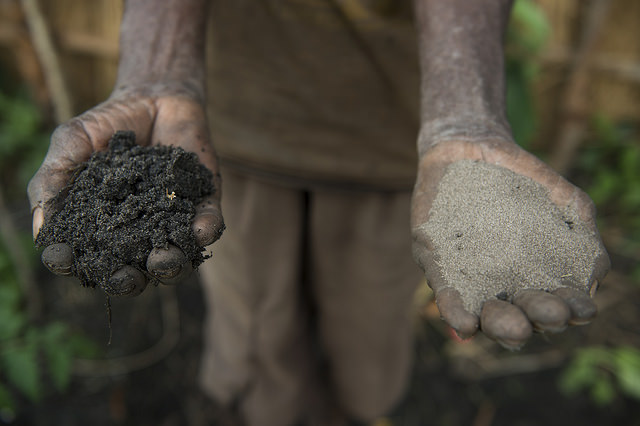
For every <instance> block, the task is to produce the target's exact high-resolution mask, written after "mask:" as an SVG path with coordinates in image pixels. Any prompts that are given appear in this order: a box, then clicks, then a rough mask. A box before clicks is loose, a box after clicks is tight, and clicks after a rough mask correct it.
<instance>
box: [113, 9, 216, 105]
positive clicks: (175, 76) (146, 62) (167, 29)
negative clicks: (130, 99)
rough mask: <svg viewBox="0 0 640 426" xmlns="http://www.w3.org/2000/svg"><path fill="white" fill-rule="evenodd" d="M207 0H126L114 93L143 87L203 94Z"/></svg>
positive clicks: (200, 95) (156, 91) (194, 95)
mask: <svg viewBox="0 0 640 426" xmlns="http://www.w3.org/2000/svg"><path fill="white" fill-rule="evenodd" d="M207 4H208V2H207V1H206V0H163V2H162V4H160V5H159V4H158V2H157V1H155V0H127V2H126V6H125V12H124V15H123V20H122V25H121V30H120V64H119V67H118V76H117V80H116V85H115V89H114V93H122V92H123V91H128V90H131V88H136V90H143V91H148V92H152V93H162V92H169V93H178V94H184V95H187V96H189V97H192V98H195V99H199V100H201V101H203V100H204V94H205V90H204V75H205V65H204V50H205V49H204V46H205V33H206V20H207V15H208V13H207V9H208V8H207Z"/></svg>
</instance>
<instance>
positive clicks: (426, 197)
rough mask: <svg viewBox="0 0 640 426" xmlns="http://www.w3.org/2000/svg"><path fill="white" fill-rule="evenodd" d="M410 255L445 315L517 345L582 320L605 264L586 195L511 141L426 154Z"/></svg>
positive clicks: (457, 145) (458, 145)
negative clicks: (423, 272)
mask: <svg viewBox="0 0 640 426" xmlns="http://www.w3.org/2000/svg"><path fill="white" fill-rule="evenodd" d="M412 224H413V235H414V254H415V257H416V259H417V261H418V262H419V264H420V265H421V266H422V267H423V268H424V269H425V273H426V276H427V280H428V282H429V284H430V285H431V286H432V288H433V289H434V291H435V293H436V300H437V302H438V305H439V307H440V311H441V313H442V316H443V318H444V319H445V320H446V321H447V322H449V324H450V325H451V326H452V327H454V328H455V329H456V330H457V331H458V333H459V334H461V335H463V336H468V335H471V334H473V333H474V332H475V331H476V330H477V328H478V327H479V326H480V327H481V328H482V329H483V331H484V332H485V333H486V334H488V335H489V336H491V337H493V338H495V339H496V340H498V341H499V342H500V343H502V344H503V345H505V346H507V347H510V348H516V347H519V346H521V345H522V344H523V343H524V342H525V341H526V340H527V339H528V338H529V337H530V335H531V332H532V327H533V328H535V329H537V330H539V331H549V332H558V331H561V330H563V329H564V328H565V327H566V326H567V324H578V323H584V322H588V321H589V320H590V319H591V318H592V317H593V315H595V312H596V309H595V305H594V304H593V302H592V301H591V300H590V298H589V296H588V294H589V291H590V289H592V288H595V287H596V285H597V281H599V280H601V279H602V277H603V276H604V274H605V273H606V270H607V268H608V258H607V255H606V252H605V250H604V248H603V246H602V243H601V241H600V238H599V236H598V233H597V230H596V229H595V225H594V218H593V207H592V204H591V202H590V200H589V198H588V197H587V196H586V194H584V193H583V192H582V191H580V190H579V189H578V188H576V187H574V186H573V185H571V184H570V183H568V182H567V181H565V180H564V179H562V178H561V177H560V176H558V175H557V174H556V173H554V172H553V171H552V170H551V169H549V168H548V167H547V166H546V165H544V164H543V163H542V162H540V161H539V160H538V159H536V158H535V157H533V156H532V155H530V154H528V153H526V152H524V151H522V150H521V149H519V148H518V147H517V146H516V145H514V144H511V143H507V142H501V141H487V142H482V143H474V144H472V143H469V142H446V143H442V144H439V145H437V146H436V147H435V148H433V149H431V150H430V151H428V152H427V153H426V154H425V156H424V157H423V159H422V163H421V169H420V176H419V179H418V182H417V185H416V190H415V192H414V200H413V209H412Z"/></svg>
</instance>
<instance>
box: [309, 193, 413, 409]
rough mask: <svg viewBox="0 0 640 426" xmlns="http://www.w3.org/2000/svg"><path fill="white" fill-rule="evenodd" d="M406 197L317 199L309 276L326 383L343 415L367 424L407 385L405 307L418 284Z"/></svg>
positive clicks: (408, 361)
mask: <svg viewBox="0 0 640 426" xmlns="http://www.w3.org/2000/svg"><path fill="white" fill-rule="evenodd" d="M409 200H410V195H409V194H408V193H401V194H385V193H346V192H345V193H341V192H316V193H314V194H313V197H312V200H311V205H310V215H311V217H310V224H311V225H310V226H311V243H310V244H311V247H310V250H311V259H312V264H311V274H310V276H311V277H312V279H313V288H314V292H315V297H316V303H317V305H318V327H319V334H320V339H321V342H322V344H323V346H324V350H325V351H326V354H327V357H328V362H329V367H330V378H329V379H330V382H331V383H332V385H333V386H334V388H335V392H336V394H337V398H338V400H339V402H340V404H341V405H342V407H343V409H344V410H345V411H346V412H347V413H348V414H350V415H351V416H353V417H355V418H357V419H360V420H371V419H374V418H375V417H377V416H380V415H382V414H384V413H385V412H387V411H388V410H389V409H391V408H392V406H393V404H395V403H396V402H397V401H398V400H399V399H400V397H401V396H402V395H403V393H404V390H405V387H406V385H407V382H408V378H409V373H410V367H411V353H412V349H411V348H412V321H411V318H410V305H411V301H412V297H413V294H414V292H415V289H416V287H417V285H418V284H419V282H420V280H421V276H422V274H421V272H420V271H419V269H418V267H417V266H416V265H415V264H414V262H413V259H412V256H411V236H410V227H409Z"/></svg>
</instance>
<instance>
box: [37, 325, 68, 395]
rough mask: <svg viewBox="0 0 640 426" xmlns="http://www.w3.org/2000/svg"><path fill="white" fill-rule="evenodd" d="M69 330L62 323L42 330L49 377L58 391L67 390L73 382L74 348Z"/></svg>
mask: <svg viewBox="0 0 640 426" xmlns="http://www.w3.org/2000/svg"><path fill="white" fill-rule="evenodd" d="M67 335H68V328H67V326H66V325H65V324H62V323H53V324H50V325H49V326H47V327H46V328H45V329H43V330H42V348H43V350H44V353H45V355H46V358H47V365H48V368H49V375H50V376H51V380H52V381H53V384H54V386H55V387H56V389H57V390H58V391H64V390H66V389H67V386H68V385H69V382H70V381H71V366H72V363H73V348H72V347H71V346H70V345H69V344H68V342H67V339H66V337H67Z"/></svg>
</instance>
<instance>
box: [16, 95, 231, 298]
mask: <svg viewBox="0 0 640 426" xmlns="http://www.w3.org/2000/svg"><path fill="white" fill-rule="evenodd" d="M117 130H132V131H134V132H135V133H136V140H137V143H139V144H140V145H163V144H166V145H174V146H180V147H182V148H184V149H185V150H186V151H191V152H195V153H196V154H197V155H198V157H199V159H200V162H201V163H202V164H204V165H205V166H206V167H207V168H209V170H211V171H212V172H213V175H214V180H215V181H214V187H216V188H219V183H220V182H219V175H218V173H217V172H218V167H217V160H216V157H215V154H214V152H213V149H212V147H211V145H210V143H209V136H208V129H207V124H206V119H205V116H204V111H203V108H202V106H201V105H200V104H199V103H198V102H197V101H194V100H193V99H191V98H188V97H186V96H181V95H176V96H163V97H151V96H143V95H138V94H135V95H126V94H125V95H120V96H117V97H115V98H113V99H110V100H108V101H106V102H105V103H103V104H101V105H98V106H97V107H95V108H93V109H91V110H89V111H87V112H86V113H84V114H82V115H80V116H78V117H76V118H74V119H72V120H71V121H69V122H68V123H65V124H63V125H62V126H60V127H59V128H58V129H56V131H55V132H54V133H53V135H52V137H51V144H50V147H49V151H48V153H47V156H46V158H45V160H44V162H43V164H42V165H41V167H40V169H39V170H38V171H37V172H36V174H35V176H34V177H33V178H32V180H31V182H30V183H29V188H28V195H29V200H30V202H31V207H32V211H33V229H34V237H35V236H36V235H37V233H38V231H39V229H40V227H41V226H42V224H43V222H44V220H45V218H47V217H49V215H51V214H52V213H53V212H54V211H55V210H56V206H53V205H52V204H51V203H50V201H51V200H52V199H53V198H54V197H55V196H56V195H57V194H58V193H59V192H60V191H61V190H62V189H63V188H64V187H65V185H66V184H67V182H68V180H69V178H70V176H71V175H72V173H73V171H74V170H75V169H76V168H77V167H78V166H79V165H80V164H82V163H83V162H84V161H86V160H87V159H89V157H90V156H91V154H92V153H93V152H95V151H100V150H104V149H106V147H107V144H108V141H109V139H110V138H111V136H112V135H113V134H114V133H115V132H116V131H117ZM192 228H193V230H194V234H195V235H196V240H197V243H198V244H199V245H201V246H206V245H208V244H211V243H212V242H213V241H215V240H216V239H217V238H218V237H219V236H220V233H221V231H222V229H223V228H224V224H223V220H222V214H221V210H220V191H219V190H218V191H216V193H215V194H214V195H213V196H212V197H210V198H208V199H206V200H203V202H202V203H201V204H200V205H198V206H196V216H195V218H194V220H193V223H192ZM48 255H51V256H55V257H52V258H51V259H47V258H46V256H48ZM43 261H44V262H45V264H46V265H47V266H49V268H50V269H51V270H52V271H53V272H54V273H58V274H61V275H65V274H68V273H69V271H70V262H72V261H73V258H72V256H71V254H70V251H69V250H68V249H66V248H64V247H62V248H60V247H57V248H56V250H45V252H44V253H43ZM184 262H185V259H184V255H182V253H181V251H180V250H179V249H177V248H175V247H173V246H170V247H169V250H154V251H153V252H152V253H151V255H150V256H149V259H148V261H147V269H148V271H149V272H150V273H152V274H153V275H155V276H156V277H157V278H158V279H160V280H161V281H163V282H165V283H173V282H175V281H177V280H179V279H180V278H182V277H183V276H184V275H185V274H186V273H188V272H189V271H188V270H187V269H188V268H183V267H182V266H183V264H184ZM114 279H116V281H120V282H124V283H125V285H127V286H130V287H134V288H135V287H139V288H144V285H145V283H146V277H145V276H144V275H143V274H142V273H140V272H139V271H137V270H135V268H132V267H126V266H125V267H124V268H123V269H121V270H120V271H118V272H116V273H115V274H114ZM132 294H136V292H133V293H132Z"/></svg>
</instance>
